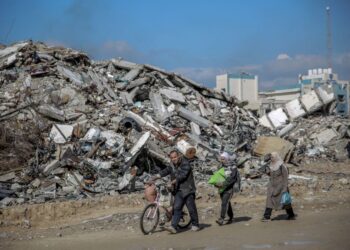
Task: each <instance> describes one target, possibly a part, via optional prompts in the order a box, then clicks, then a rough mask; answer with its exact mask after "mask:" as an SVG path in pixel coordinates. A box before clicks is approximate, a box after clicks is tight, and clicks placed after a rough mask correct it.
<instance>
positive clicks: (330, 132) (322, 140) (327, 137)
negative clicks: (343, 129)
mask: <svg viewBox="0 0 350 250" xmlns="http://www.w3.org/2000/svg"><path fill="white" fill-rule="evenodd" d="M315 137H316V139H317V141H318V143H319V144H320V145H325V144H327V143H329V142H330V141H331V140H333V139H335V138H337V137H338V133H337V131H336V130H335V129H333V128H330V129H326V130H323V131H321V132H320V133H318V134H316V135H315Z"/></svg>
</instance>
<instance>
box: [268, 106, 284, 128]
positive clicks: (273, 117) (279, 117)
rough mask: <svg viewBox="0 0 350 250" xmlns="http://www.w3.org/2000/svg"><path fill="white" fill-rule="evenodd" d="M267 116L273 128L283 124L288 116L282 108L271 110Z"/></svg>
mask: <svg viewBox="0 0 350 250" xmlns="http://www.w3.org/2000/svg"><path fill="white" fill-rule="evenodd" d="M267 116H268V118H269V120H270V121H271V124H272V125H273V127H274V128H275V129H278V128H280V127H282V126H284V125H285V124H286V123H287V121H288V117H287V115H286V113H285V112H284V111H283V109H282V108H278V109H276V110H273V111H271V112H270V113H268V114H267Z"/></svg>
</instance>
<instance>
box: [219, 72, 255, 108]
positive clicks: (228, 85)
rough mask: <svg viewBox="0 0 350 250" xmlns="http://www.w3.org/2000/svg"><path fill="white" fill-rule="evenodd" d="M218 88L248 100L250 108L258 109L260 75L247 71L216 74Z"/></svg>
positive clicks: (242, 99)
mask: <svg viewBox="0 0 350 250" xmlns="http://www.w3.org/2000/svg"><path fill="white" fill-rule="evenodd" d="M216 89H217V90H218V91H225V92H226V93H227V94H229V95H231V96H235V97H236V98H237V99H238V100H240V101H248V102H249V104H248V105H247V108H248V109H252V110H258V109H259V101H258V76H254V75H250V74H247V73H239V74H224V75H218V76H216Z"/></svg>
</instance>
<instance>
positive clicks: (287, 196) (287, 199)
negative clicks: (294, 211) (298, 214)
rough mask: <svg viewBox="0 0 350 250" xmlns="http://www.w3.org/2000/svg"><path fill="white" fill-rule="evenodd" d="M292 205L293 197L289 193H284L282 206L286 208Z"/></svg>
mask: <svg viewBox="0 0 350 250" xmlns="http://www.w3.org/2000/svg"><path fill="white" fill-rule="evenodd" d="M291 203H292V197H291V196H290V194H289V192H284V193H283V194H282V197H281V204H282V205H284V206H285V205H289V204H291Z"/></svg>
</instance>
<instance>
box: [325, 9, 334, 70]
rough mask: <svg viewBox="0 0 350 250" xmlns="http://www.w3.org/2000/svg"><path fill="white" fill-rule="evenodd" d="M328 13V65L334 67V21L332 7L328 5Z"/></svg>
mask: <svg viewBox="0 0 350 250" xmlns="http://www.w3.org/2000/svg"><path fill="white" fill-rule="evenodd" d="M326 14H327V66H328V68H331V69H332V68H333V65H332V23H331V21H332V20H331V7H329V6H327V7H326Z"/></svg>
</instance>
